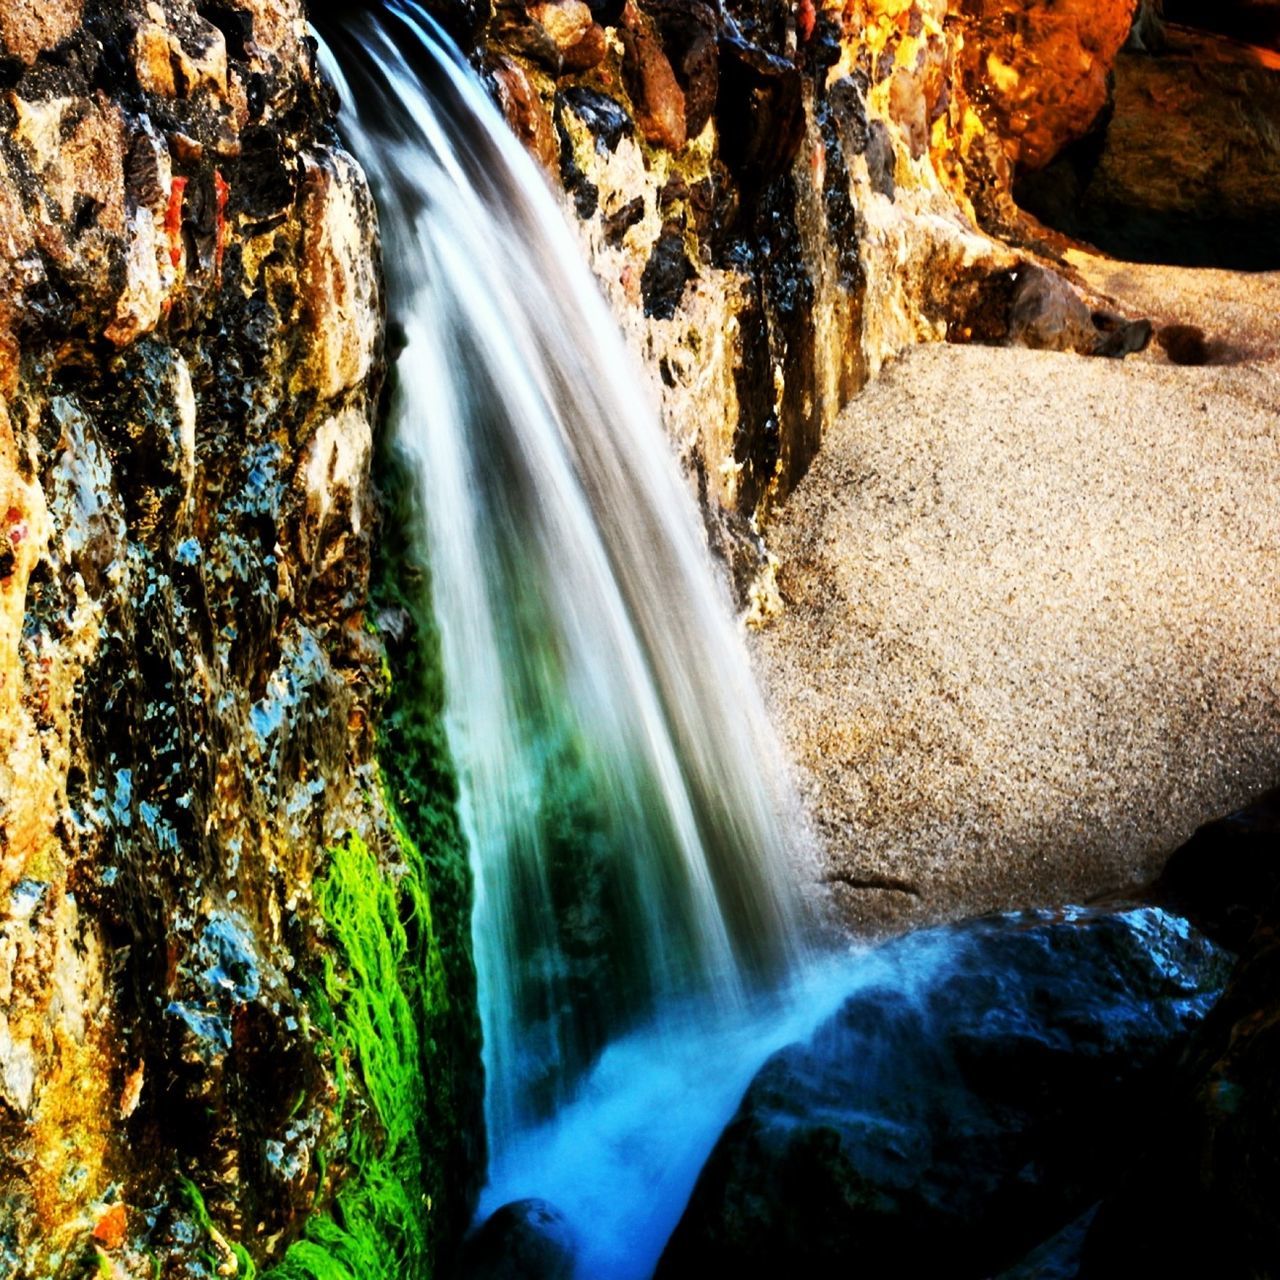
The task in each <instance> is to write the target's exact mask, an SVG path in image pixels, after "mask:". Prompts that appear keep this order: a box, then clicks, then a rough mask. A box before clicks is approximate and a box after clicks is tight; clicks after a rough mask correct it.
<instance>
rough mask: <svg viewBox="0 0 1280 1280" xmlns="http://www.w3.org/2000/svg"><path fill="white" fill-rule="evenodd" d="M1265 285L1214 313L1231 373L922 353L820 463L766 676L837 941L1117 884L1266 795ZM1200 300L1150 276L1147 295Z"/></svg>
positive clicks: (1122, 272)
mask: <svg viewBox="0 0 1280 1280" xmlns="http://www.w3.org/2000/svg"><path fill="white" fill-rule="evenodd" d="M1092 270H1093V272H1094V273H1095V279H1098V280H1099V281H1102V280H1105V281H1107V282H1109V283H1110V284H1111V285H1112V286H1113V287H1114V289H1115V290H1116V291H1118V290H1119V288H1120V287H1121V286H1122V285H1123V283H1124V282H1125V281H1126V280H1129V279H1131V278H1136V279H1142V278H1143V272H1144V269H1141V268H1121V267H1117V266H1114V265H1110V264H1093V267H1092ZM1218 279H1219V280H1222V279H1223V278H1222V277H1219V278H1218ZM1277 283H1278V282H1277V280H1276V278H1275V277H1265V276H1264V277H1252V278H1246V279H1237V280H1236V281H1235V282H1234V287H1235V289H1236V291H1237V294H1238V295H1248V296H1247V298H1245V297H1238V300H1237V302H1236V304H1235V308H1234V310H1232V308H1231V307H1229V306H1227V305H1226V304H1218V306H1219V311H1218V313H1217V314H1219V315H1222V316H1224V317H1225V318H1227V319H1228V320H1229V321H1231V322H1232V324H1231V327H1230V329H1228V332H1233V333H1234V334H1235V336H1236V340H1237V341H1239V340H1240V339H1242V338H1245V337H1246V333H1245V332H1244V331H1243V323H1244V321H1243V318H1244V317H1249V316H1252V317H1253V322H1254V325H1255V328H1254V330H1253V332H1252V333H1249V334H1248V335H1247V336H1248V339H1249V341H1248V343H1245V342H1241V343H1240V345H1239V346H1237V347H1235V348H1234V350H1235V351H1237V352H1239V353H1240V354H1239V355H1237V356H1235V357H1234V358H1235V359H1236V360H1238V361H1240V362H1239V363H1232V364H1225V365H1217V366H1210V367H1207V368H1195V369H1193V368H1185V369H1184V368H1178V367H1175V366H1173V365H1171V364H1170V363H1169V362H1168V361H1167V358H1166V357H1165V356H1164V355H1163V353H1162V352H1160V350H1159V349H1158V348H1156V347H1153V348H1152V349H1151V350H1149V351H1148V352H1147V353H1146V354H1145V355H1143V356H1142V357H1131V358H1130V359H1129V360H1128V361H1126V362H1124V363H1123V364H1116V363H1113V362H1109V361H1085V360H1082V359H1080V358H1079V357H1075V356H1062V355H1056V354H1050V353H1033V352H1025V351H1013V350H1008V351H997V350H984V349H978V348H973V347H955V346H937V347H928V348H922V349H918V350H915V351H912V352H910V353H909V354H908V355H907V356H906V357H905V358H903V359H902V360H901V361H899V362H897V363H895V364H893V365H890V366H888V367H886V369H885V370H884V371H883V372H882V374H881V378H880V380H879V381H878V382H874V383H872V384H871V385H870V386H869V387H868V388H867V389H866V390H865V391H864V392H863V393H862V394H861V395H860V396H859V397H858V398H857V399H856V400H855V401H854V402H853V404H852V405H851V407H850V409H849V410H848V412H847V413H846V415H845V416H844V417H843V418H842V419H841V421H840V424H839V426H838V428H837V429H836V431H835V432H833V433H832V434H831V436H830V437H829V438H828V441H827V442H826V444H825V445H824V449H823V451H822V453H820V455H819V457H818V460H817V462H816V463H815V465H814V468H813V469H812V471H811V472H810V474H809V475H808V476H807V477H806V479H805V481H804V482H803V483H802V484H801V486H800V488H799V489H798V490H797V492H796V493H795V495H794V496H793V497H792V498H791V499H790V501H789V502H788V504H787V506H786V507H785V508H784V510H783V511H782V513H781V514H780V517H779V519H778V521H777V523H776V525H775V528H774V531H773V540H772V545H773V550H774V551H775V553H776V554H777V556H778V557H779V559H780V561H781V568H780V570H779V582H780V586H781V590H782V595H783V599H784V601H785V603H786V606H787V608H786V611H785V613H784V614H783V615H782V618H781V620H780V622H779V623H778V624H777V625H776V626H775V627H773V628H772V629H770V630H767V631H765V632H763V633H762V635H761V643H760V656H761V659H762V662H763V665H764V668H765V672H766V675H767V677H768V682H769V683H770V684H771V685H772V687H773V690H774V695H775V699H776V706H777V712H778V723H779V724H780V725H781V726H782V728H783V731H784V734H785V735H786V737H787V738H788V740H789V741H790V744H791V746H792V748H793V750H794V752H795V753H796V756H797V757H798V759H799V760H800V761H801V763H802V765H803V766H804V768H805V770H806V771H807V774H808V777H809V779H810V795H811V798H812V802H813V807H814V811H815V812H816V813H817V814H818V815H819V822H820V824H821V825H822V827H823V829H824V832H825V835H826V838H827V844H828V851H829V875H830V877H831V880H832V883H833V885H834V891H835V893H836V896H837V899H838V900H839V902H840V903H841V904H842V906H843V908H844V910H845V911H846V913H847V915H848V917H849V918H850V919H851V920H854V921H857V922H860V923H888V922H893V923H898V922H902V921H907V920H919V919H927V918H936V917H938V916H941V915H950V914H954V913H956V912H959V911H962V910H970V909H974V908H982V907H986V906H991V905H994V904H997V903H1011V902H1012V903H1033V902H1034V903H1043V902H1050V901H1060V900H1064V899H1073V898H1075V899H1078V898H1081V897H1084V896H1087V895H1089V894H1091V893H1096V892H1099V891H1102V890H1105V889H1109V888H1113V887H1116V886H1120V885H1123V884H1125V883H1128V882H1133V881H1136V880H1138V879H1141V878H1143V877H1144V876H1145V875H1148V874H1150V873H1151V872H1153V871H1154V870H1155V868H1156V867H1157V866H1158V865H1159V861H1160V860H1161V859H1162V857H1163V855H1164V854H1165V853H1166V852H1167V851H1168V850H1169V849H1170V848H1172V847H1174V846H1175V845H1176V844H1178V843H1179V842H1180V841H1181V840H1183V839H1185V837H1186V836H1187V835H1188V834H1189V832H1190V831H1191V830H1192V828H1194V827H1195V826H1196V825H1198V824H1199V823H1200V822H1201V821H1203V820H1204V819H1205V817H1206V816H1207V815H1210V814H1213V813H1217V812H1223V811H1225V810H1227V809H1230V808H1232V807H1234V806H1235V805H1237V804H1239V803H1240V802H1242V801H1243V800H1244V799H1246V798H1247V797H1248V796H1249V795H1250V794H1251V793H1252V792H1254V791H1257V790H1261V789H1263V788H1265V787H1266V786H1268V785H1271V784H1273V783H1274V779H1275V777H1276V775H1277V772H1280V752H1278V751H1277V746H1276V744H1277V742H1278V741H1280V733H1278V731H1280V700H1277V697H1276V689H1277V687H1280V668H1278V667H1277V661H1276V651H1275V644H1274V635H1275V632H1276V628H1277V626H1280V594H1277V591H1276V588H1275V582H1276V577H1277V569H1278V567H1280V566H1278V565H1277V562H1276V547H1277V532H1278V531H1280V505H1277V500H1276V494H1277V492H1280V488H1278V486H1277V481H1278V480H1280V472H1278V471H1277V457H1278V455H1277V442H1276V419H1275V405H1276V404H1277V403H1280V364H1277V362H1276V359H1275V357H1274V355H1270V356H1268V355H1266V354H1262V353H1264V352H1266V351H1270V352H1272V353H1273V352H1274V351H1275V342H1276V332H1275V319H1274V317H1275V306H1276V298H1277V292H1276V290H1277ZM1179 286H1181V296H1179V293H1178V292H1176V290H1178V288H1179ZM1214 292H1215V281H1214V279H1213V278H1210V279H1209V280H1201V279H1200V277H1199V274H1198V273H1189V272H1176V271H1171V270H1167V269H1165V270H1160V271H1156V272H1149V273H1147V276H1146V279H1145V289H1144V291H1143V292H1142V293H1141V295H1140V296H1141V299H1142V301H1144V302H1146V303H1148V304H1149V305H1151V306H1153V307H1154V306H1155V305H1156V304H1157V303H1159V301H1160V300H1161V299H1162V298H1163V299H1165V303H1164V309H1165V311H1166V314H1170V315H1175V314H1178V313H1179V310H1180V308H1183V307H1186V308H1188V309H1189V310H1190V311H1191V312H1192V313H1193V314H1194V313H1195V300H1196V299H1197V297H1200V298H1207V297H1212V296H1213V294H1214ZM1156 314H1157V315H1159V314H1160V312H1159V310H1157V312H1156ZM1211 314H1212V313H1211ZM1264 323H1265V325H1266V330H1265V331H1262V325H1263V324H1264ZM1224 328H1226V326H1225V325H1224ZM1219 332H1221V330H1219V329H1218V328H1217V326H1216V325H1211V326H1210V334H1211V339H1214V340H1216V336H1217V334H1218V333H1219ZM1245 352H1251V353H1258V354H1251V355H1245V354H1244V353H1245Z"/></svg>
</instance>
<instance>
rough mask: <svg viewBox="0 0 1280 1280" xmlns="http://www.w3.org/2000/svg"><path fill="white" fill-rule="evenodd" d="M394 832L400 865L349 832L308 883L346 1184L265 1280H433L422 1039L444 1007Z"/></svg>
mask: <svg viewBox="0 0 1280 1280" xmlns="http://www.w3.org/2000/svg"><path fill="white" fill-rule="evenodd" d="M396 835H397V844H398V850H397V852H398V853H399V855H400V858H401V859H402V861H401V865H399V866H395V867H392V868H384V867H383V866H382V865H381V863H380V861H379V859H378V857H377V855H376V854H375V853H374V852H373V850H372V849H370V848H369V846H368V845H366V844H365V842H364V841H363V840H362V839H361V838H360V837H359V836H356V835H352V836H350V837H349V838H348V839H347V841H346V842H345V843H343V844H340V845H338V846H337V847H336V848H334V849H333V850H331V852H330V858H329V865H328V867H327V869H326V872H325V874H324V876H323V878H322V879H321V880H320V881H318V883H317V884H316V903H317V906H318V907H319V909H320V913H321V915H322V916H323V917H324V920H325V921H326V923H327V925H328V929H329V934H330V940H331V942H332V943H333V946H332V948H331V949H329V950H326V952H325V953H324V958H323V975H322V977H321V979H320V980H319V981H318V982H317V984H316V986H315V988H314V989H313V991H312V995H311V1000H310V1006H311V1012H312V1020H313V1026H314V1027H315V1028H316V1030H317V1031H318V1032H319V1033H320V1035H321V1036H322V1037H323V1038H324V1039H325V1040H326V1041H327V1042H328V1047H329V1051H330V1053H331V1054H332V1061H333V1073H334V1081H335V1086H336V1091H337V1100H336V1104H335V1111H336V1121H337V1124H338V1126H339V1128H340V1131H341V1136H340V1139H339V1144H340V1152H339V1154H340V1158H341V1161H342V1165H343V1169H342V1173H343V1174H345V1176H343V1177H342V1179H341V1181H340V1183H339V1185H338V1189H337V1191H336V1193H335V1194H334V1197H333V1200H332V1203H331V1204H330V1205H329V1206H328V1208H327V1211H326V1212H324V1213H318V1214H316V1215H314V1216H313V1217H312V1218H311V1220H310V1221H309V1222H308V1223H307V1225H306V1227H305V1228H304V1231H303V1237H302V1239H301V1240H298V1241H295V1242H294V1244H293V1245H292V1246H291V1247H290V1248H289V1250H288V1252H287V1253H286V1254H285V1256H284V1259H283V1260H282V1261H281V1262H280V1264H279V1265H278V1266H276V1267H275V1268H273V1269H272V1271H271V1272H270V1273H269V1276H270V1277H271V1278H272V1280H311V1278H314V1280H416V1278H417V1277H426V1276H429V1275H431V1274H432V1270H433V1267H432V1216H433V1215H432V1212H431V1210H432V1204H431V1197H430V1194H429V1191H428V1190H427V1187H428V1183H429V1169H428V1166H427V1161H426V1157H425V1147H426V1145H427V1144H426V1142H425V1141H424V1138H425V1134H424V1125H425V1118H426V1114H427V1102H426V1098H427V1091H428V1081H429V1079H430V1066H431V1063H430V1058H431V1054H430V1048H429V1044H428V1043H427V1042H426V1041H424V1036H427V1035H429V1033H430V1030H431V1025H432V1023H433V1021H434V1019H435V1018H436V1017H437V1016H438V1015H439V1013H440V1012H441V1011H442V1010H443V1009H445V1008H446V1007H447V1004H448V999H447V995H446V993H445V989H444V979H443V971H442V969H441V965H440V957H439V952H438V950H437V949H436V946H435V938H434V933H433V930H432V925H431V907H430V903H429V900H428V897H427V890H426V885H425V882H424V878H423V872H422V867H421V859H420V858H419V856H418V853H417V850H416V848H415V847H414V845H413V843H412V841H410V840H409V839H408V837H407V835H405V834H404V832H403V831H402V830H401V829H400V828H399V827H398V826H397V830H396ZM353 1086H354V1087H353Z"/></svg>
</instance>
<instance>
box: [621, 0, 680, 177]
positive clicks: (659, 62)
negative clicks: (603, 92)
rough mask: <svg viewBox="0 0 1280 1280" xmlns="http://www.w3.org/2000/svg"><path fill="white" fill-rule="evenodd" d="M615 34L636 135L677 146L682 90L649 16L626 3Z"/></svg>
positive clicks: (668, 146)
mask: <svg viewBox="0 0 1280 1280" xmlns="http://www.w3.org/2000/svg"><path fill="white" fill-rule="evenodd" d="M618 34H619V35H620V36H621V37H622V47H623V49H624V50H625V54H626V56H625V58H624V60H623V64H622V68H623V75H624V77H625V79H626V83H627V91H628V92H629V93H630V94H631V101H632V102H633V103H634V104H635V122H636V128H637V129H638V130H639V131H640V136H641V137H642V138H644V140H645V141H646V142H648V143H650V144H651V145H652V146H655V147H663V148H665V149H666V150H667V151H679V150H681V148H683V146H684V144H685V141H686V139H687V137H688V134H687V131H686V126H685V102H684V90H683V89H681V88H680V84H679V81H677V80H676V75H675V72H674V71H673V70H672V68H671V62H670V61H669V59H668V58H667V55H666V53H665V52H664V50H663V48H662V41H661V39H660V38H659V35H658V31H657V28H656V27H655V26H654V23H653V19H652V18H650V17H649V16H648V15H647V14H645V13H642V12H641V11H640V10H639V9H637V8H636V7H635V5H634V4H633V3H628V5H627V6H626V8H625V10H624V11H623V16H622V26H621V27H620V28H619V32H618Z"/></svg>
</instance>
